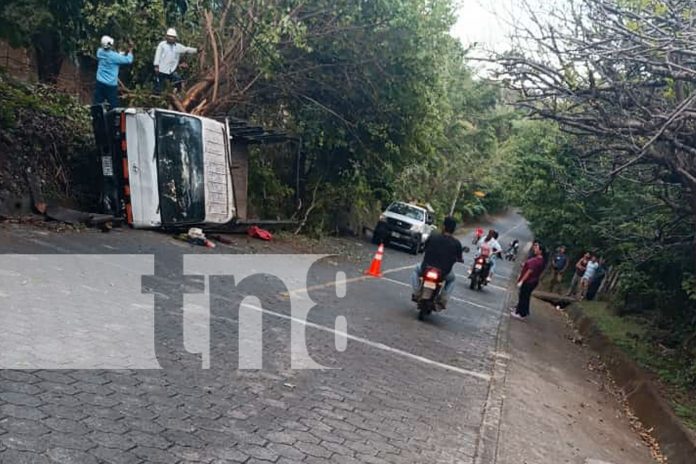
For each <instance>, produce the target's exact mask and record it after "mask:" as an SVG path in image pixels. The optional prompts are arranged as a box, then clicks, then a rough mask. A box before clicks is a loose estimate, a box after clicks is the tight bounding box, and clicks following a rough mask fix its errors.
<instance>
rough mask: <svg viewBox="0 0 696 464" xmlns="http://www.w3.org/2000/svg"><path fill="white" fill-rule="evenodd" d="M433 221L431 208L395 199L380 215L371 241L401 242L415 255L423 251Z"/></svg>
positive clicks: (430, 232)
mask: <svg viewBox="0 0 696 464" xmlns="http://www.w3.org/2000/svg"><path fill="white" fill-rule="evenodd" d="M433 223H434V218H433V210H432V208H429V207H427V206H421V205H418V204H414V203H406V202H402V201H395V202H393V203H392V204H390V205H389V206H388V207H387V209H386V210H385V211H384V212H383V213H382V214H381V215H380V217H379V221H378V222H377V226H376V227H375V230H374V232H373V234H372V241H373V242H374V243H375V244H377V243H384V244H388V243H390V242H395V243H399V244H403V245H406V246H408V247H409V249H410V252H411V253H412V254H414V255H415V254H418V253H420V252H422V251H423V247H424V245H425V241H426V240H428V238H429V237H430V235H431V234H432V232H433V230H435V226H434V225H433Z"/></svg>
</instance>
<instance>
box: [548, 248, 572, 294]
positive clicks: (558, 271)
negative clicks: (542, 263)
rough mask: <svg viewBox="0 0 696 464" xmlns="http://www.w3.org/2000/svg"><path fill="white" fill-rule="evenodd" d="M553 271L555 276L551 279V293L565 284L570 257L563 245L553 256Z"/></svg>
mask: <svg viewBox="0 0 696 464" xmlns="http://www.w3.org/2000/svg"><path fill="white" fill-rule="evenodd" d="M551 269H552V270H553V276H552V277H551V285H550V286H549V291H550V292H552V293H553V290H554V288H555V287H556V285H557V284H560V283H561V282H563V274H564V273H565V271H566V270H567V269H568V256H567V255H566V247H565V246H563V245H561V246H560V247H558V250H556V254H555V255H554V256H553V261H552V262H551Z"/></svg>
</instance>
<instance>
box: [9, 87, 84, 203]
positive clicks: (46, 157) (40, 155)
mask: <svg viewBox="0 0 696 464" xmlns="http://www.w3.org/2000/svg"><path fill="white" fill-rule="evenodd" d="M93 149H94V142H93V140H92V127H91V120H90V116H89V112H88V111H87V109H86V108H85V107H84V106H82V105H80V104H79V102H78V101H76V100H75V99H74V98H72V97H69V96H67V95H64V94H61V93H59V92H56V91H55V90H54V89H52V88H51V87H50V86H46V85H33V86H29V85H26V84H21V83H18V82H15V81H12V80H10V79H8V78H7V77H4V76H2V75H1V74H0V166H2V170H0V188H2V189H3V190H9V191H10V192H12V193H13V194H22V193H23V192H21V191H20V190H19V189H20V188H21V186H22V185H25V175H26V174H27V173H28V172H31V173H32V174H33V175H36V176H37V179H41V180H43V185H44V193H45V194H46V195H48V196H56V197H61V198H64V197H77V198H79V200H85V201H90V199H89V198H87V197H86V196H84V195H83V192H84V191H85V190H88V189H89V188H90V186H88V184H89V182H90V181H91V180H93V176H90V175H89V174H86V173H85V172H82V173H81V174H80V175H79V177H78V176H75V175H74V174H75V171H76V170H80V169H86V168H89V167H90V166H89V164H90V162H89V160H90V159H95V158H90V155H91V154H92V150H93ZM91 187H93V186H91Z"/></svg>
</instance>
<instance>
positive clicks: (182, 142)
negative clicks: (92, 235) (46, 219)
mask: <svg viewBox="0 0 696 464" xmlns="http://www.w3.org/2000/svg"><path fill="white" fill-rule="evenodd" d="M92 115H93V122H94V131H95V137H96V141H97V146H98V147H99V150H100V158H99V165H100V174H101V195H100V201H101V207H102V210H103V212H104V213H106V214H111V215H113V216H115V217H122V218H124V219H125V221H126V222H127V223H128V224H129V225H131V226H132V227H134V228H162V227H163V228H176V227H183V226H188V227H190V226H193V225H199V226H206V225H220V224H226V223H228V222H230V221H231V220H233V219H234V218H235V213H236V208H235V195H234V188H233V182H232V175H231V157H230V143H229V130H228V127H227V124H225V123H221V122H219V121H216V120H213V119H209V118H205V117H200V116H195V115H191V114H186V113H179V112H176V111H169V110H164V109H143V108H116V109H113V110H110V111H108V112H107V111H104V110H103V108H102V107H101V106H97V107H93V108H92Z"/></svg>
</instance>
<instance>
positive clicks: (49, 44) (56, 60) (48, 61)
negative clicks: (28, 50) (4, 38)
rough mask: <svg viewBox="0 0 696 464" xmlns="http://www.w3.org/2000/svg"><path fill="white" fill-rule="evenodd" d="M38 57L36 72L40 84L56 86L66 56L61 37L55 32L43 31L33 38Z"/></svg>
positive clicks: (32, 41)
mask: <svg viewBox="0 0 696 464" xmlns="http://www.w3.org/2000/svg"><path fill="white" fill-rule="evenodd" d="M31 43H32V45H33V47H34V53H35V56H36V71H37V74H38V78H39V81H40V82H45V83H47V84H55V83H56V82H58V76H59V75H60V69H61V67H62V66H63V60H64V59H65V55H64V53H63V49H62V47H61V42H60V37H59V36H58V34H57V33H56V32H55V31H41V32H38V33H36V34H34V35H33V36H32V38H31Z"/></svg>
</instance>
